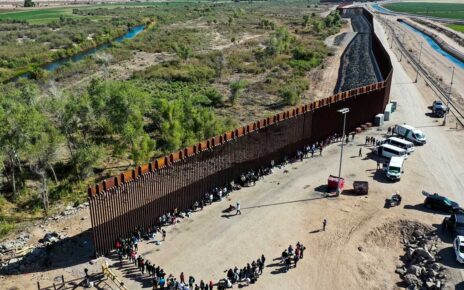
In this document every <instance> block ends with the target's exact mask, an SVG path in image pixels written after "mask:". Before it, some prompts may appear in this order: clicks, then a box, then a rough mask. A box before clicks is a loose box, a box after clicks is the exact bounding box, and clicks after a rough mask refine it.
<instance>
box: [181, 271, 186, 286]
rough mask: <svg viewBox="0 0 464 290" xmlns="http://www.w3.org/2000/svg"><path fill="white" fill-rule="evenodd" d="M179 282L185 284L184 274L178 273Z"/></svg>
mask: <svg viewBox="0 0 464 290" xmlns="http://www.w3.org/2000/svg"><path fill="white" fill-rule="evenodd" d="M180 282H181V283H184V284H185V277H184V272H181V273H180Z"/></svg>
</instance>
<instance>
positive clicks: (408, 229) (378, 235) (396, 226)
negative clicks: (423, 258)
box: [364, 220, 433, 247]
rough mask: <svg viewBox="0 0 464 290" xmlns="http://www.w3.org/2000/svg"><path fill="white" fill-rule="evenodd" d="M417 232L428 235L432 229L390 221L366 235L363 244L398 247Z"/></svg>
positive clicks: (426, 226) (414, 223) (409, 221)
mask: <svg viewBox="0 0 464 290" xmlns="http://www.w3.org/2000/svg"><path fill="white" fill-rule="evenodd" d="M417 230H418V231H420V232H423V233H428V232H430V231H432V230H433V228H432V227H431V226H429V225H425V224H422V223H420V222H417V221H411V220H398V221H390V222H387V223H385V224H383V225H381V226H379V227H376V228H374V229H373V230H372V231H370V232H369V233H368V234H367V235H366V237H365V239H364V242H365V243H366V244H370V245H376V246H378V247H389V246H392V245H398V244H400V243H401V242H403V241H404V239H405V238H407V237H410V236H411V235H412V234H413V233H414V231H417Z"/></svg>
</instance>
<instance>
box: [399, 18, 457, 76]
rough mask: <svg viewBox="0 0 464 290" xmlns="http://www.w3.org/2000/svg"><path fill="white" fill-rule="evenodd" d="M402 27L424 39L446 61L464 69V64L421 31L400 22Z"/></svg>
mask: <svg viewBox="0 0 464 290" xmlns="http://www.w3.org/2000/svg"><path fill="white" fill-rule="evenodd" d="M400 23H401V24H402V25H404V26H405V27H406V28H407V29H409V30H411V31H414V32H415V33H418V34H420V35H421V36H422V38H424V39H425V40H426V41H427V43H428V44H429V45H430V46H431V47H432V48H433V49H434V50H435V51H437V52H438V53H439V54H441V55H442V56H444V57H446V58H447V59H448V60H450V61H451V62H452V63H454V64H455V65H456V66H458V67H460V68H462V69H464V62H462V61H460V60H459V59H457V58H456V57H454V56H452V55H451V54H449V53H448V52H446V51H444V50H443V49H442V48H441V47H440V45H438V43H437V42H436V41H435V40H434V39H433V38H432V37H430V36H428V35H427V34H425V33H423V32H422V31H420V30H417V29H415V28H414V27H412V26H411V25H409V24H407V23H405V22H403V21H401V22H400Z"/></svg>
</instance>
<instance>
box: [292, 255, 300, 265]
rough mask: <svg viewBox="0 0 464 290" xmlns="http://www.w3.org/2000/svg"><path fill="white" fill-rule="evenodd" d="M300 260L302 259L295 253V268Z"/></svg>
mask: <svg viewBox="0 0 464 290" xmlns="http://www.w3.org/2000/svg"><path fill="white" fill-rule="evenodd" d="M299 260H300V257H299V256H298V255H295V256H294V257H293V262H294V263H295V268H296V264H297V263H298V261H299Z"/></svg>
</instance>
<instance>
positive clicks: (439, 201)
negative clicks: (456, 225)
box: [424, 193, 459, 213]
mask: <svg viewBox="0 0 464 290" xmlns="http://www.w3.org/2000/svg"><path fill="white" fill-rule="evenodd" d="M424 205H425V207H426V208H429V209H436V210H440V211H445V212H449V213H453V212H456V211H457V210H458V209H459V204H458V203H457V202H454V201H452V200H450V199H448V198H447V197H444V196H441V195H439V194H437V193H434V194H429V195H428V196H427V198H426V199H425V201H424Z"/></svg>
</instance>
